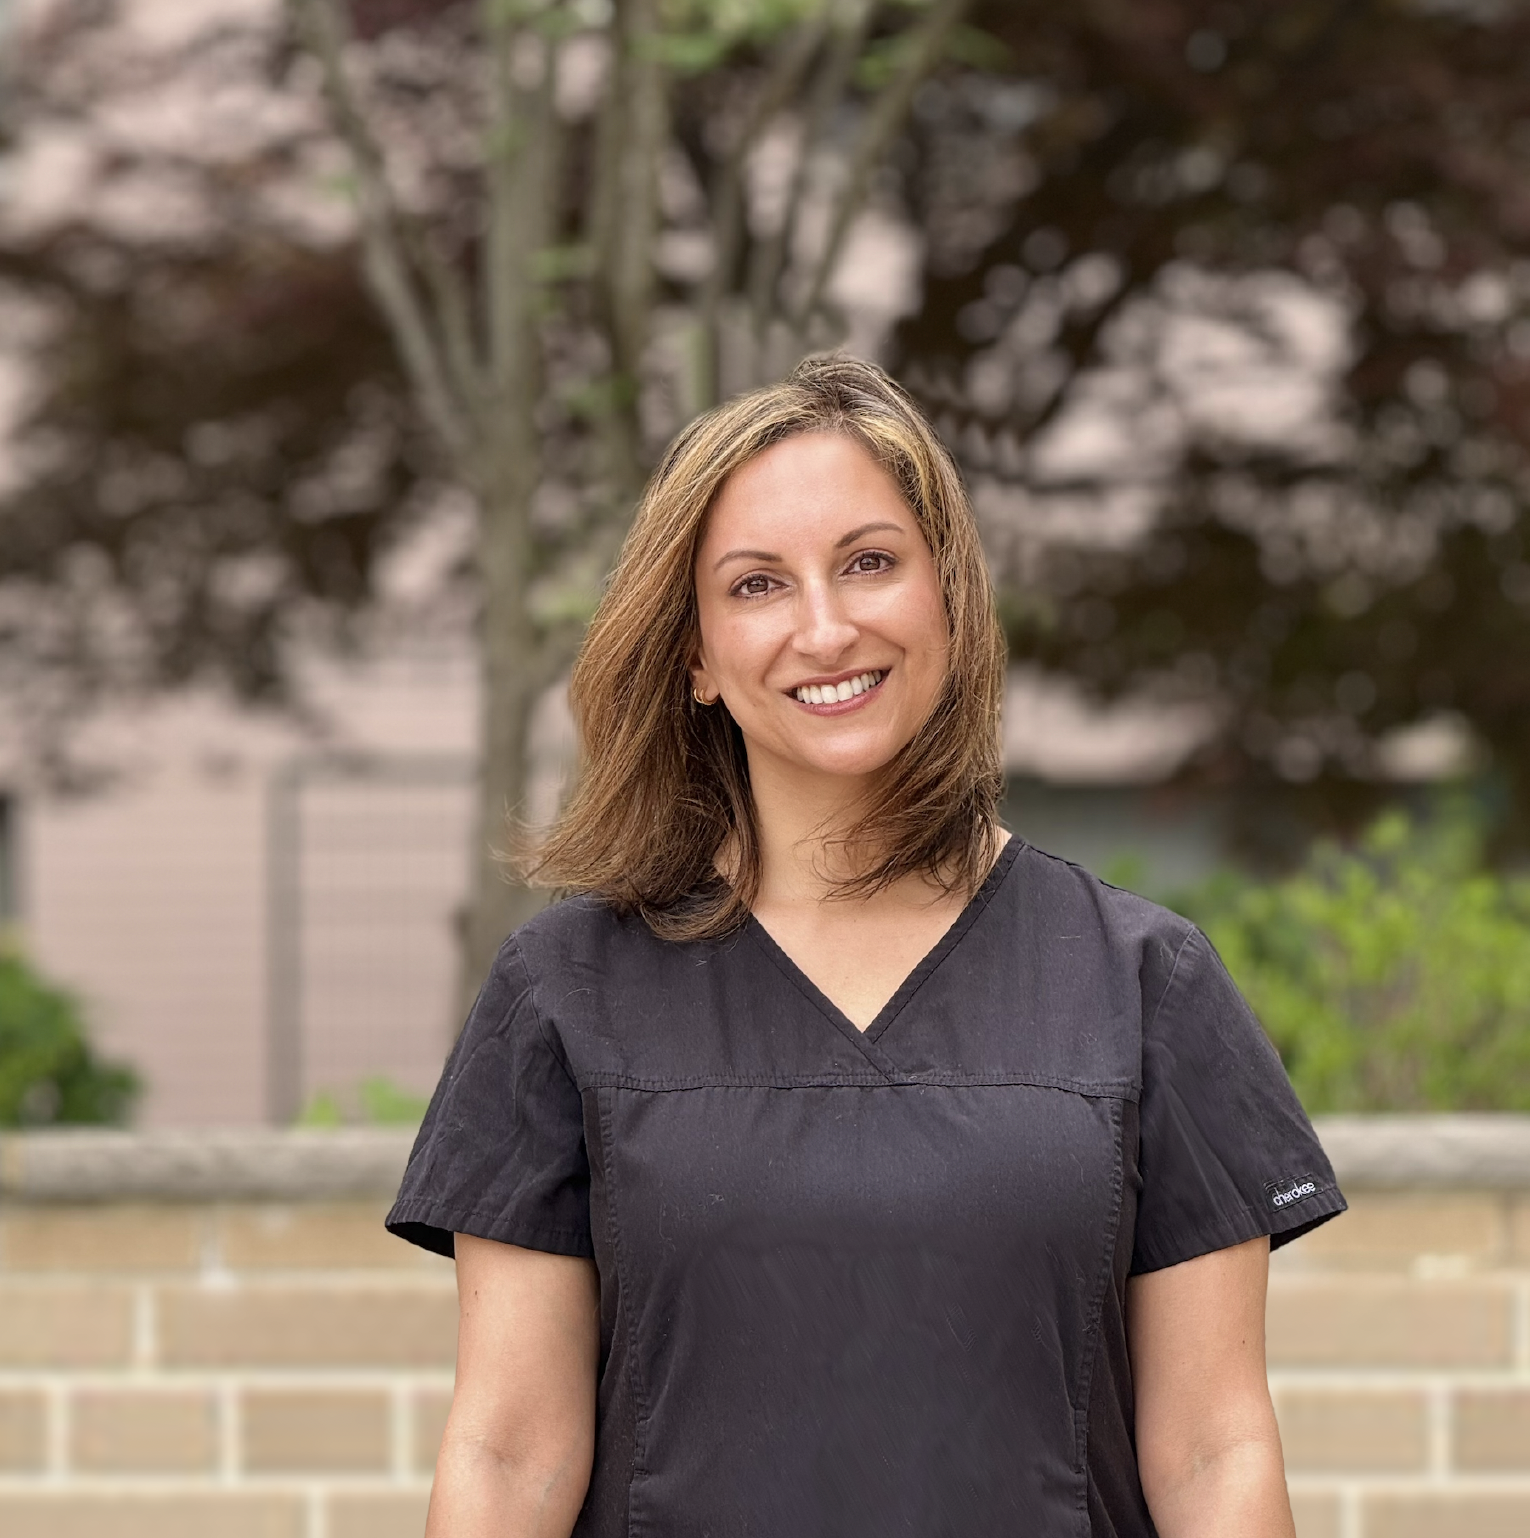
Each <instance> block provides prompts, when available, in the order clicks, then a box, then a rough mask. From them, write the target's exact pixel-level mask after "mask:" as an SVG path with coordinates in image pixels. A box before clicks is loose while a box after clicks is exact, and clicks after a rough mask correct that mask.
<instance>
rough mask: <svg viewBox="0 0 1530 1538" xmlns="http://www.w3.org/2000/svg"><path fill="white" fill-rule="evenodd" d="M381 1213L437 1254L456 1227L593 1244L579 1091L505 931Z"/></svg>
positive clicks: (575, 1247)
mask: <svg viewBox="0 0 1530 1538" xmlns="http://www.w3.org/2000/svg"><path fill="white" fill-rule="evenodd" d="M386 1221H387V1225H388V1228H389V1230H390V1231H391V1232H393V1233H395V1234H397V1235H399V1237H400V1238H403V1239H408V1240H409V1241H410V1242H411V1243H413V1244H418V1245H421V1246H423V1247H424V1248H425V1249H428V1250H434V1251H436V1253H437V1254H440V1255H451V1254H452V1253H453V1240H452V1236H453V1234H459V1233H460V1234H473V1235H476V1236H477V1237H479V1238H483V1239H498V1240H500V1241H501V1242H503V1243H505V1244H519V1245H524V1246H525V1247H526V1248H528V1249H534V1250H551V1251H553V1252H554V1253H556V1254H560V1255H586V1256H588V1255H593V1254H594V1246H593V1244H592V1242H591V1238H590V1167H589V1159H588V1156H587V1153H586V1150H585V1143H584V1122H583V1114H582V1107H581V1102H580V1097H579V1090H578V1088H577V1086H576V1085H575V1083H574V1080H573V1078H572V1076H571V1075H570V1073H569V1070H568V1067H567V1065H566V1064H565V1062H564V1061H563V1059H562V1057H561V1055H560V1054H559V1053H558V1052H557V1051H555V1050H554V1048H553V1046H552V1045H551V1043H550V1041H549V1039H548V1036H547V1034H546V1032H545V1031H544V1029H543V1025H542V1022H541V1020H540V1019H539V1018H538V1015H537V1010H536V1004H535V1001H534V999H533V997H532V984H531V978H530V976H529V975H528V973H527V970H526V965H525V962H524V961H523V959H522V957H521V953H520V950H519V948H518V946H517V944H516V941H515V939H514V937H513V936H512V937H511V938H510V939H509V940H507V941H506V942H505V944H504V946H503V947H502V948H501V950H500V953H499V955H498V957H497V958H496V960H495V963H494V967H493V970H492V971H491V972H490V974H489V979H488V981H487V982H486V983H485V984H484V986H483V991H482V992H481V993H480V994H479V995H478V1001H477V1002H476V1003H475V1004H474V1006H473V1010H472V1013H471V1014H470V1015H469V1016H468V1021H467V1024H466V1025H465V1026H464V1027H463V1030H462V1034H461V1036H459V1037H458V1038H457V1044H456V1046H455V1047H453V1049H452V1052H451V1055H450V1056H449V1057H448V1059H447V1062H446V1067H445V1068H444V1069H443V1071H442V1074H441V1082H440V1083H439V1084H438V1085H437V1086H436V1092H435V1094H434V1095H433V1096H432V1097H431V1101H430V1108H429V1109H428V1110H427V1111H426V1113H425V1120H424V1122H423V1124H422V1125H421V1127H420V1132H419V1136H418V1137H417V1138H416V1139H415V1142H414V1148H413V1151H412V1152H411V1153H410V1155H409V1166H408V1168H407V1169H406V1170H405V1172H404V1180H403V1185H402V1186H401V1187H400V1189H399V1193H398V1200H397V1201H396V1202H395V1203H394V1204H393V1208H392V1210H391V1211H390V1212H389V1213H388V1216H387V1220H386Z"/></svg>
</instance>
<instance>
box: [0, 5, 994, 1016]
mask: <svg viewBox="0 0 1530 1538" xmlns="http://www.w3.org/2000/svg"><path fill="white" fill-rule="evenodd" d="M967 8H968V0H902V3H899V4H897V5H882V4H879V3H877V0H609V3H591V0H471V3H469V0H461V3H453V0H355V3H351V0H291V3H290V4H289V5H288V7H287V8H286V16H287V20H288V23H289V24H288V25H286V26H273V25H271V24H270V19H269V18H268V17H258V16H257V17H256V19H254V20H247V19H243V18H238V19H235V20H233V21H230V22H227V23H224V24H220V25H217V26H211V27H202V28H201V29H200V30H199V29H198V28H197V27H195V26H192V27H190V28H188V29H187V30H186V31H185V32H184V33H183V34H181V35H180V41H179V42H178V43H177V44H176V46H172V47H166V46H163V45H162V46H160V47H159V48H158V49H157V50H156V49H149V50H147V51H145V50H144V49H143V47H142V46H141V40H135V38H134V36H133V34H132V32H131V30H127V29H124V28H123V27H122V26H121V25H120V24H119V23H120V22H121V19H122V17H123V16H124V15H125V10H124V6H123V5H122V4H121V3H120V0H54V3H53V4H52V5H51V6H46V7H44V8H43V12H42V14H43V16H44V18H45V19H44V20H42V21H39V22H38V23H37V24H36V25H35V26H34V27H33V28H32V30H31V31H30V32H29V33H28V34H27V35H26V36H25V37H24V38H23V39H22V40H21V41H20V42H18V43H17V44H16V45H15V52H14V56H13V59H12V67H11V70H10V72H9V78H8V79H7V81H6V83H5V90H4V95H3V101H4V106H5V110H6V113H7V117H8V121H9V124H10V130H9V131H10V133H11V134H12V136H13V137H14V138H15V139H16V141H17V143H18V145H19V146H21V147H22V148H23V149H24V150H26V151H27V152H28V153H24V154H22V155H21V157H20V164H21V166H22V169H23V171H29V172H30V173H31V178H32V190H33V193H34V198H35V194H36V190H37V181H36V179H37V176H38V174H39V164H41V167H42V170H43V171H44V172H46V170H47V169H48V167H47V163H46V155H47V153H54V154H58V153H59V150H60V146H62V151H63V152H62V155H61V158H60V160H59V162H58V166H59V168H61V169H64V170H69V169H71V168H73V169H77V162H78V159H79V157H80V156H81V155H83V156H84V158H85V159H87V160H90V161H91V162H92V166H93V173H94V175H93V182H92V183H91V184H90V185H88V186H87V187H85V188H83V189H79V190H76V192H75V193H74V195H73V196H71V197H69V198H67V199H59V198H58V197H56V196H55V198H54V200H53V203H54V206H53V207H52V208H51V209H50V210H49V212H48V214H47V217H44V218H39V217H37V215H36V214H35V212H33V213H32V214H30V215H27V214H22V215H20V216H18V217H14V218H12V219H11V220H9V221H8V222H7V227H6V228H5V229H4V231H3V233H0V281H5V282H8V283H9V285H10V286H11V289H12V292H13V293H20V294H23V295H25V296H26V297H27V298H28V299H30V300H31V302H32V304H31V311H30V312H29V313H30V314H31V317H32V320H33V323H34V324H35V326H36V327H37V331H38V340H37V342H36V345H35V347H34V349H33V355H34V359H35V361H37V362H39V363H40V364H41V365H42V368H41V373H40V375H39V376H38V377H39V378H40V380H41V385H40V388H39V391H38V394H37V396H36V398H35V399H34V400H33V401H32V402H31V403H30V409H29V411H28V413H27V419H26V421H25V427H26V429H27V434H28V436H27V442H28V444H29V447H28V449H27V451H26V453H25V455H24V456H23V462H22V465H21V474H20V475H19V477H18V478H17V479H18V484H17V485H16V486H15V488H14V489H13V490H12V491H11V494H10V496H9V497H8V498H6V500H5V501H4V502H3V503H0V524H3V528H4V539H3V540H0V587H3V588H4V589H5V594H4V596H5V599H6V603H5V604H4V605H0V640H3V641H4V642H6V643H8V645H9V646H10V647H11V653H12V657H13V659H15V660H13V664H12V667H13V671H14V672H16V673H18V674H19V673H24V674H25V679H24V680H23V682H25V681H28V680H36V679H37V678H38V677H43V678H45V679H47V678H54V677H57V678H60V679H62V680H64V682H65V685H66V687H67V689H70V690H75V691H77V690H78V688H79V687H80V680H81V679H82V678H83V679H85V680H86V681H87V686H88V687H91V688H105V687H121V685H122V683H123V681H124V680H131V679H132V678H133V677H134V676H135V675H136V676H138V677H140V678H144V679H148V680H151V681H154V682H161V681H170V682H174V681H177V680H179V679H185V678H189V677H192V676H199V675H202V674H205V673H207V672H215V673H219V674H221V675H222V676H223V677H225V678H227V679H229V680H231V681H232V682H233V683H234V684H236V685H237V686H239V687H240V688H242V689H243V690H245V691H246V692H247V693H258V692H260V691H262V690H264V691H275V690H277V689H279V688H280V686H281V684H282V683H283V681H284V662H285V659H286V657H287V656H288V655H290V647H284V642H289V641H290V640H291V638H292V636H293V634H294V632H296V633H299V634H302V633H307V634H310V635H311V634H312V633H313V632H314V630H315V629H321V628H323V626H324V625H325V624H326V623H327V622H332V621H333V620H334V619H335V618H336V617H340V618H343V617H344V615H345V613H346V611H347V610H349V609H354V607H355V606H356V605H357V604H358V603H360V602H361V600H362V599H363V597H364V596H366V591H367V589H368V588H369V586H370V585H371V584H372V582H373V579H374V578H376V576H377V575H378V573H379V571H380V570H381V568H382V567H383V565H384V564H385V561H386V558H387V555H388V552H389V550H390V547H393V546H395V545H396V544H397V543H398V541H399V540H400V539H401V538H402V537H403V536H404V533H405V531H406V530H408V529H409V528H410V527H411V525H412V524H413V525H417V524H418V522H419V521H420V519H421V517H422V516H425V515H424V514H423V513H422V505H429V504H431V503H432V500H434V502H435V503H436V504H439V502H440V500H441V499H440V496H439V495H438V496H437V497H436V498H435V499H432V498H431V497H430V495H429V493H430V491H431V490H432V489H435V490H436V491H437V492H438V493H439V492H440V489H441V488H442V487H443V486H444V485H445V484H447V483H450V484H452V485H454V486H456V487H458V488H461V489H463V490H465V491H466V492H468V493H469V494H470V496H471V498H472V500H473V504H474V513H475V520H474V524H473V530H472V534H471V537H470V538H469V539H468V540H467V541H466V542H465V548H464V549H463V551H462V561H461V564H462V566H463V568H464V569H465V574H466V575H467V576H468V577H469V578H470V580H471V584H472V586H473V588H474V597H475V600H476V604H477V613H478V636H479V641H480V655H481V658H482V682H483V689H482V697H483V701H484V704H483V713H482V724H481V734H480V735H481V742H482V750H481V773H480V825H479V830H478V836H477V837H476V838H475V839H474V850H475V857H474V895H473V900H472V902H471V904H470V907H469V912H468V915H467V922H466V924H465V926H464V934H465V952H466V954H465V957H464V967H463V982H464V993H465V994H466V995H467V996H471V993H472V991H473V990H474V989H475V988H476V986H477V982H478V980H479V979H480V978H481V977H482V975H483V973H484V972H485V971H486V970H487V968H488V965H489V963H490V960H491V959H492V956H493V953H494V951H495V949H496V948H497V946H498V944H499V943H500V940H501V939H502V938H503V936H504V934H505V933H506V932H507V930H509V929H511V928H513V927H514V925H515V924H516V923H517V922H518V921H519V920H520V919H521V918H523V917H525V916H526V914H527V913H528V911H530V910H531V909H532V908H533V907H534V906H536V905H537V903H538V902H539V899H538V898H535V897H533V896H531V895H530V894H527V893H526V892H525V891H524V890H522V889H520V888H518V887H516V886H514V885H512V884H510V883H508V882H506V881H505V879H504V872H503V869H502V867H501V864H500V862H499V860H498V859H497V858H496V857H495V855H494V853H493V851H494V849H495V848H496V847H498V846H499V845H500V844H501V843H502V842H503V838H502V826H501V825H502V821H503V818H504V814H505V809H506V808H507V807H510V808H517V807H520V806H521V805H522V804H523V799H524V790H525V784H526V779H525V775H526V767H527V751H526V749H527V738H528V732H529V723H530V720H531V716H532V712H533V710H534V709H535V706H536V703H537V701H538V699H539V698H540V696H541V695H542V694H543V693H544V692H545V691H546V689H547V688H548V687H549V686H550V685H552V684H553V683H554V682H555V681H556V680H557V679H558V678H559V677H560V676H561V675H562V673H563V672H564V670H565V669H566V668H567V666H568V664H569V662H570V661H571V659H572V656H573V653H574V650H575V648H576V647H577V644H578V640H579V637H580V635H581V633H582V630H583V625H584V623H585V621H586V619H587V617H588V615H589V613H590V612H591V610H592V608H593V605H594V603H595V601H596V599H597V598H598V595H599V591H600V584H601V580H602V578H603V576H604V573H605V572H606V570H607V569H608V568H609V565H610V563H611V560H612V558H613V556H614V554H615V551H616V548H617V546H618V544H619V541H620V539H621V536H622V533H623V531H624V529H625V526H626V522H627V519H628V517H629V516H630V513H631V510H632V507H633V505H634V502H635V498H636V496H637V494H638V492H639V490H640V489H641V486H642V482H643V480H644V478H645V476H646V474H647V470H648V468H649V466H650V464H651V462H652V459H653V456H654V455H655V454H656V453H657V452H658V451H659V449H660V448H661V447H662V445H663V443H664V442H665V441H666V440H667V439H668V437H669V436H670V435H671V434H672V433H673V432H674V430H675V429H676V428H677V427H678V426H680V425H681V423H683V421H684V420H685V419H686V418H687V417H688V416H690V415H691V414H693V413H694V412H695V411H696V410H698V409H700V408H701V407H704V406H706V405H708V404H709V403H711V402H712V401H713V400H715V399H716V398H717V395H718V392H719V390H720V389H721V388H723V385H724V364H725V361H726V359H725V354H727V353H729V352H730V345H729V343H728V342H727V340H726V338H725V334H727V335H731V336H732V337H733V338H734V340H735V343H736V344H737V345H734V346H732V347H731V351H732V352H737V351H738V350H739V348H740V347H741V348H742V349H743V351H744V352H745V353H746V354H747V355H748V359H747V362H746V364H745V371H744V372H742V373H740V372H739V371H738V370H735V372H734V375H733V378H734V382H735V383H739V382H748V380H749V379H750V378H752V377H756V376H758V375H763V376H767V377H768V376H775V375H779V373H781V372H783V371H784V368H785V367H787V366H789V365H790V364H791V363H792V362H794V361H795V359H796V358H797V357H800V356H801V355H802V354H803V353H804V352H806V351H808V350H810V349H811V348H812V347H813V346H815V345H822V344H823V343H825V342H827V341H832V340H833V339H834V338H835V337H836V336H837V335H838V334H839V332H838V330H837V320H836V316H835V313H834V312H835V303H834V299H833V295H832V291H831V282H830V280H831V278H832V276H833V273H834V270H835V265H836V259H837V257H838V255H839V253H840V251H841V250H842V248H843V246H844V242H845V240H846V238H847V237H848V235H849V232H850V230H851V227H852V225H853V223H854V221H855V219H856V217H857V215H858V214H859V213H860V212H861V210H862V209H863V208H864V207H865V206H866V203H867V200H868V198H869V197H870V196H871V195H872V192H873V190H874V181H875V176H876V173H877V172H878V171H879V170H880V169H881V168H883V167H884V165H885V162H886V159H887V154H888V151H889V149H890V147H891V146H892V144H893V143H894V141H895V139H896V137H897V135H898V133H899V132H900V130H901V128H902V126H903V124H904V123H905V121H906V119H907V113H908V109H909V105H910V102H911V99H912V97H913V94H914V91H915V90H916V88H917V86H918V84H919V82H920V81H921V80H922V79H924V78H925V77H926V76H927V75H928V74H929V73H930V72H931V71H932V70H933V69H935V68H936V67H938V66H939V65H940V64H941V62H942V60H943V59H945V58H946V57H947V56H948V54H949V52H950V49H951V48H952V47H953V46H955V47H959V46H960V39H961V38H962V37H963V36H964V34H962V33H961V31H960V27H959V23H960V20H961V17H962V14H963V12H964V11H965V10H966V9H967ZM169 30H170V32H171V34H172V36H174V35H175V29H174V27H171V28H170V29H169ZM188 82H191V83H193V84H192V88H191V89H189V90H188V84H187V83H188ZM161 87H162V88H163V91H164V92H165V93H166V98H165V100H164V101H161V102H155V101H154V100H152V97H153V94H154V92H155V90H156V88H161ZM804 103H805V104H806V111H805V112H802V113H797V112H796V111H795V108H796V107H797V106H798V105H800V104H804ZM231 108H232V109H233V110H231ZM177 109H178V110H179V116H180V121H179V122H178V123H177V122H176V116H177ZM787 117H791V118H793V119H794V120H795V129H796V132H795V133H794V135H793V136H792V137H793V141H794V146H795V147H794V149H792V150H789V151H788V154H789V155H791V154H795V156H796V161H797V165H798V166H799V167H800V168H801V169H800V171H791V172H790V173H789V174H788V178H787V183H788V185H787V187H786V189H785V195H784V196H783V197H781V198H778V199H777V200H776V202H777V208H776V213H775V216H774V218H773V220H767V221H765V223H763V224H762V223H761V222H760V221H759V220H757V219H754V218H752V217H751V204H752V201H757V199H756V197H755V191H754V189H753V188H752V185H751V177H752V175H753V170H752V168H753V167H754V165H755V163H756V158H757V154H758V152H760V151H761V150H762V148H763V147H764V146H765V143H766V139H767V136H768V135H771V134H777V136H778V137H779V132H778V131H779V130H780V129H781V128H782V127H783V126H785V127H790V126H791V125H789V124H786V123H785V122H784V119H786V118H787ZM177 129H179V132H178V133H177V131H176V130H177ZM71 153H72V154H73V155H74V156H75V162H74V163H71V159H70V156H71ZM778 158H779V157H778ZM17 180H19V181H22V182H23V183H24V182H25V181H26V180H27V178H26V176H25V175H18V177H17ZM42 201H43V202H44V204H46V203H47V199H46V198H43V199H42ZM60 204H62V205H63V206H62V207H60V206H58V205H60ZM809 212H810V213H811V219H809V218H808V213H809ZM809 223H812V224H813V225H814V230H813V232H811V238H804V230H805V228H806V226H807V224H809ZM698 257H699V258H700V260H698ZM406 402H407V406H406V404H405V403H406ZM432 482H433V483H434V488H433V487H432V484H431V483H432ZM13 531H14V537H13ZM21 659H25V660H24V661H23V660H21ZM677 689H679V693H677V696H676V699H675V701H674V707H675V708H676V709H689V708H692V707H691V705H690V703H689V698H688V694H687V693H686V692H685V691H684V689H683V688H680V685H679V684H678V683H677Z"/></svg>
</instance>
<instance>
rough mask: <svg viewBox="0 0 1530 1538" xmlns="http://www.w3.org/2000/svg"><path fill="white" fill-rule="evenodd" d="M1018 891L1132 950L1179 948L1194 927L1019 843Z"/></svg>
mask: <svg viewBox="0 0 1530 1538" xmlns="http://www.w3.org/2000/svg"><path fill="white" fill-rule="evenodd" d="M1015 866H1016V869H1015V871H1014V872H1013V875H1014V877H1015V878H1016V879H1015V881H1014V882H1013V883H1010V884H1011V885H1013V886H1014V887H1015V888H1016V889H1017V895H1018V896H1019V898H1020V902H1021V904H1022V905H1023V906H1025V907H1027V908H1029V909H1031V910H1033V911H1050V912H1054V913H1057V914H1058V915H1059V916H1061V915H1064V914H1066V915H1069V916H1072V917H1075V918H1078V919H1080V920H1084V921H1086V922H1087V923H1088V924H1089V926H1090V927H1091V928H1092V929H1094V930H1095V931H1096V932H1097V933H1098V934H1099V936H1100V937H1101V938H1103V939H1109V940H1111V941H1113V942H1115V943H1117V944H1120V945H1124V946H1127V947H1132V948H1135V947H1137V946H1140V945H1141V944H1143V943H1151V944H1158V945H1168V946H1170V947H1172V948H1173V949H1174V950H1176V951H1177V950H1178V949H1179V948H1180V946H1181V945H1183V944H1184V943H1185V941H1186V940H1187V939H1188V938H1189V937H1190V936H1191V935H1192V934H1194V933H1195V932H1196V929H1195V926H1194V925H1193V924H1192V923H1191V922H1190V921H1189V919H1187V918H1184V917H1183V916H1182V915H1180V914H1178V913H1175V912H1174V911H1173V910H1172V909H1171V908H1165V907H1164V906H1163V905H1162V904H1161V903H1155V902H1150V901H1149V900H1148V899H1147V898H1146V897H1139V896H1138V895H1137V893H1135V892H1128V891H1126V890H1125V888H1123V887H1118V886H1112V885H1111V884H1110V882H1108V881H1103V880H1101V879H1100V877H1098V876H1096V875H1095V874H1094V873H1093V872H1092V871H1088V870H1085V869H1084V867H1083V866H1082V865H1075V864H1074V863H1073V861H1071V860H1064V859H1062V858H1061V857H1060V856H1058V855H1055V854H1048V853H1046V851H1045V850H1042V849H1038V848H1036V846H1035V845H1034V844H1027V843H1024V842H1023V841H1022V842H1021V848H1020V850H1019V853H1018V854H1017V855H1016V858H1015Z"/></svg>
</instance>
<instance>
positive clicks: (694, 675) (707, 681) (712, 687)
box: [686, 647, 722, 705]
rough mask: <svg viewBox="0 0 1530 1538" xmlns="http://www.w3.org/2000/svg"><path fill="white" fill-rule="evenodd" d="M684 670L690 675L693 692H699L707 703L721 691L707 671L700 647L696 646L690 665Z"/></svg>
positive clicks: (713, 699)
mask: <svg viewBox="0 0 1530 1538" xmlns="http://www.w3.org/2000/svg"><path fill="white" fill-rule="evenodd" d="M686 671H687V672H688V673H689V674H690V675H691V689H692V690H693V692H695V693H696V694H699V695H700V696H701V697H702V699H704V700H705V701H706V702H707V704H709V705H710V704H712V703H713V702H714V701H715V700H716V699H717V697H718V695H719V694H720V693H721V692H722V691H721V690H720V689H719V688H718V687H717V684H716V683H715V682H714V680H713V678H712V675H711V673H710V672H708V671H707V664H706V658H705V657H703V656H702V653H701V648H700V647H697V649H696V654H695V656H693V657H692V658H691V662H690V666H689V667H688V668H687V669H686Z"/></svg>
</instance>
